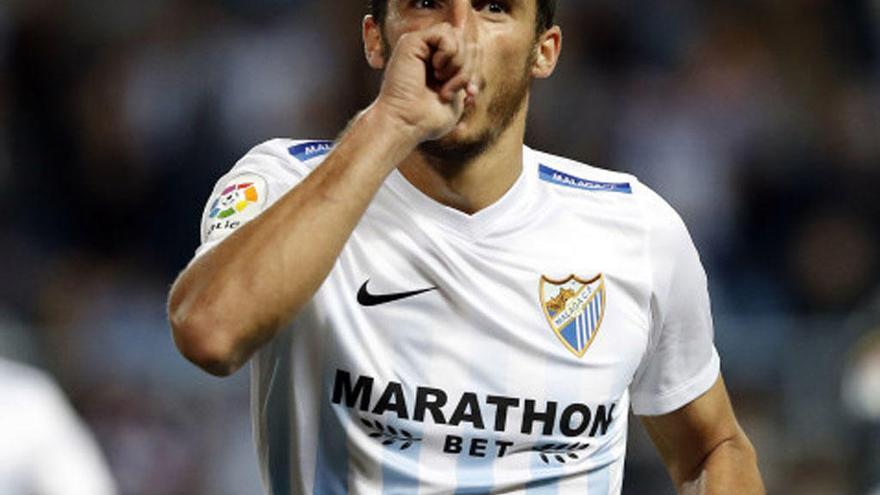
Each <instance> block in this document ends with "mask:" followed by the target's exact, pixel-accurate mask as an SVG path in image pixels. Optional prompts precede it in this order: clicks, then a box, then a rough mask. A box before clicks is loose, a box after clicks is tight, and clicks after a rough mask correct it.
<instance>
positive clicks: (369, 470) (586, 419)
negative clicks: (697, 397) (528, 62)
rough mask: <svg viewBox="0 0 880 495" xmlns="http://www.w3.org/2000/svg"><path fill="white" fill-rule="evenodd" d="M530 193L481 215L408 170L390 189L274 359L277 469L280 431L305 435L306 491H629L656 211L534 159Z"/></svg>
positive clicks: (265, 424) (300, 472)
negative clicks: (626, 473)
mask: <svg viewBox="0 0 880 495" xmlns="http://www.w3.org/2000/svg"><path fill="white" fill-rule="evenodd" d="M513 192H515V193H516V194H511V193H509V194H508V196H506V197H505V198H503V199H502V200H501V201H500V202H499V204H497V205H494V206H493V207H490V208H489V211H488V212H480V213H478V214H477V215H476V216H474V217H470V218H468V217H466V216H465V215H463V214H460V213H458V212H453V211H451V210H448V209H444V208H443V207H441V206H440V205H436V204H433V205H431V204H430V203H429V200H427V198H424V197H421V198H420V197H419V196H418V194H417V192H416V191H414V189H412V186H409V184H407V183H405V181H404V180H403V179H402V177H401V176H399V175H397V174H396V173H395V174H394V175H393V176H392V177H391V178H390V179H389V181H388V184H386V186H385V187H383V188H382V190H381V191H380V192H379V194H378V195H377V197H376V198H375V200H374V201H373V203H372V204H371V206H370V208H369V210H368V211H367V213H366V214H365V215H364V218H363V219H362V221H361V222H360V224H359V225H358V227H357V228H356V230H355V232H354V234H353V235H352V237H351V239H350V241H349V242H348V244H347V245H346V247H345V249H344V250H343V252H342V254H341V255H340V257H339V260H338V262H337V264H336V266H335V267H334V269H333V271H332V272H331V274H330V276H329V277H328V279H327V280H326V281H325V283H324V284H323V285H322V287H321V289H320V290H319V291H318V293H317V294H316V295H315V297H314V299H313V301H312V302H311V303H310V304H309V305H308V306H307V307H306V309H305V310H304V311H303V312H302V313H301V314H300V316H299V317H298V319H297V321H296V322H295V324H294V325H293V328H292V330H291V331H290V332H289V333H287V334H286V335H285V336H284V338H281V339H279V340H278V341H276V342H275V343H274V344H273V346H272V347H271V348H270V349H268V350H267V351H265V352H263V353H261V356H260V358H259V359H258V362H257V365H256V366H257V369H255V378H256V380H257V382H258V383H257V384H256V385H255V386H256V387H257V388H256V390H257V391H258V400H257V401H256V402H255V405H257V407H262V408H263V410H262V411H255V412H260V413H262V414H259V415H258V422H259V421H260V419H259V418H263V419H262V424H261V425H260V427H261V428H263V429H264V435H265V437H266V442H265V443H267V444H268V447H267V448H266V451H264V455H266V456H267V458H268V459H267V463H268V465H269V469H270V471H271V469H272V463H273V458H272V456H273V455H274V456H275V461H274V462H276V463H278V462H282V461H283V460H284V459H281V460H280V461H279V459H278V456H279V452H278V451H279V449H281V448H282V447H279V446H276V447H275V448H274V449H273V448H271V445H272V444H273V441H272V438H273V437H275V436H279V435H280V436H285V435H288V436H291V437H292V438H291V441H292V442H293V444H292V445H291V446H290V447H288V449H289V450H288V451H287V452H282V453H280V455H281V457H282V458H284V457H285V456H286V459H288V460H290V459H295V461H293V462H290V464H291V467H290V469H289V470H288V472H289V473H290V478H291V479H289V480H287V481H286V483H288V484H290V485H291V488H290V489H291V491H293V492H298V491H303V492H308V493H322V494H323V493H344V492H349V493H450V492H454V491H459V492H465V493H487V492H490V491H503V490H514V491H515V490H523V492H527V491H528V489H529V488H528V487H530V486H531V487H537V486H540V485H541V484H542V483H547V486H554V487H555V491H554V492H553V493H569V492H575V491H577V492H578V493H583V492H584V491H585V490H590V491H589V493H601V494H603V495H604V494H605V493H614V492H615V490H619V483H620V477H621V475H622V473H621V472H620V470H621V469H622V458H623V455H624V448H625V430H626V417H627V412H628V407H629V404H628V394H627V388H628V386H629V384H630V382H631V380H632V377H633V374H634V373H635V371H636V369H637V367H638V366H639V363H640V361H641V359H642V356H643V355H644V353H645V350H646V347H647V344H648V333H649V325H650V310H649V306H650V305H649V302H648V301H649V299H648V298H649V296H648V294H649V290H650V289H649V285H648V281H647V280H646V279H645V274H646V273H647V272H648V270H647V269H646V267H645V259H646V258H645V256H644V252H643V251H644V244H645V240H644V233H643V231H642V226H641V224H640V223H639V221H638V217H639V213H638V212H637V211H636V206H635V205H634V204H633V203H634V202H632V201H628V200H627V198H624V197H623V195H620V196H621V197H620V198H617V197H615V196H614V195H615V194H618V193H616V192H613V191H611V192H607V191H605V192H587V191H578V193H582V194H583V195H584V198H582V199H579V200H578V202H577V203H576V204H575V203H572V202H571V201H569V200H568V199H566V195H565V194H557V193H556V191H555V190H554V189H551V188H548V187H547V186H546V185H544V184H542V183H541V182H540V181H539V180H538V178H537V174H532V171H531V170H530V169H528V168H527V169H526V172H525V174H524V177H523V178H521V179H520V182H518V183H517V185H516V186H515V188H514V191H513ZM573 205H574V206H576V207H574V206H573ZM493 208H494V210H493ZM279 363H281V364H280V365H279ZM279 366H281V369H282V371H281V372H280V373H279V369H278V368H279ZM273 372H274V373H273ZM281 375H283V377H282V378H279V376H281ZM273 377H274V378H273ZM273 395H276V396H287V397H288V398H287V399H286V400H284V401H283V402H284V405H283V406H281V409H280V410H279V408H278V406H277V403H278V402H279V400H280V399H278V398H277V397H274V398H273ZM267 412H270V413H272V414H274V415H275V416H279V415H280V416H284V417H286V418H287V419H288V423H287V424H286V425H285V424H280V425H279V420H278V418H277V417H276V418H275V419H271V417H270V416H271V415H272V414H266V413H267ZM273 422H274V424H273ZM281 423H283V422H281ZM293 432H296V433H293ZM278 440H280V439H278V438H275V442H274V443H275V444H277V445H281V442H280V441H278ZM273 450H274V452H273ZM276 476H277V474H276ZM274 483H280V485H279V486H281V487H283V486H284V483H285V482H284V481H283V480H282V481H280V482H279V481H278V480H275V481H274ZM277 489H278V488H277V487H276V490H277ZM282 489H283V488H282Z"/></svg>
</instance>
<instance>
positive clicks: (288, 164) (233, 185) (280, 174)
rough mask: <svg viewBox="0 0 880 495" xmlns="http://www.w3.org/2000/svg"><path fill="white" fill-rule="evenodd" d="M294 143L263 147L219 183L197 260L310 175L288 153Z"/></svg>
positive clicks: (204, 219)
mask: <svg viewBox="0 0 880 495" xmlns="http://www.w3.org/2000/svg"><path fill="white" fill-rule="evenodd" d="M291 143H293V141H290V140H286V139H274V140H271V141H267V142H265V143H263V144H260V145H259V146H257V147H255V148H253V149H252V150H250V151H249V152H248V153H247V154H246V155H245V156H244V157H243V158H242V159H241V160H239V161H238V163H236V164H235V166H234V167H232V170H230V171H229V173H227V174H226V175H224V176H223V177H221V178H220V180H219V181H217V184H216V185H215V186H214V190H213V192H212V193H211V196H210V198H209V199H208V203H207V204H206V205H205V210H204V212H203V213H202V223H201V245H200V246H199V248H198V249H197V250H196V255H195V257H196V258H198V257H199V256H201V255H203V254H205V253H206V252H208V251H209V250H210V249H211V248H213V247H214V246H216V245H218V244H220V243H221V242H222V241H223V240H224V239H225V238H226V237H228V236H229V235H230V234H232V233H233V232H235V231H236V230H238V229H239V228H240V227H241V226H242V225H244V224H246V223H247V222H249V221H251V220H253V219H254V218H256V217H257V216H259V215H260V213H262V212H263V211H265V210H266V209H267V208H268V207H269V206H271V205H272V204H273V203H274V202H275V201H277V200H278V199H279V198H281V197H282V196H283V195H284V194H285V193H286V192H287V191H289V190H290V189H291V188H292V187H293V186H295V185H296V184H297V183H299V181H301V180H302V179H303V178H304V177H305V176H306V175H308V172H309V169H308V168H307V167H306V166H305V165H304V164H302V163H301V162H298V161H297V160H295V159H293V158H292V157H291V156H290V155H289V154H288V151H287V150H288V146H289V145H290V144H291Z"/></svg>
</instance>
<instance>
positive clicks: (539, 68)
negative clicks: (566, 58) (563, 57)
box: [532, 26, 562, 79]
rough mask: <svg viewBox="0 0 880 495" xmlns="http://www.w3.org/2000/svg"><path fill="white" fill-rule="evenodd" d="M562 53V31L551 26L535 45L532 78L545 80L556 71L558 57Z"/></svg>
mask: <svg viewBox="0 0 880 495" xmlns="http://www.w3.org/2000/svg"><path fill="white" fill-rule="evenodd" d="M561 53H562V29H561V28H560V27H559V26H553V27H551V28H550V29H548V30H546V31H544V33H543V34H541V35H540V36H539V37H538V42H537V43H535V63H534V65H532V76H533V77H535V78H538V79H545V78H548V77H550V76H551V75H552V74H553V71H554V70H556V64H557V63H558V62H559V55H560V54H561Z"/></svg>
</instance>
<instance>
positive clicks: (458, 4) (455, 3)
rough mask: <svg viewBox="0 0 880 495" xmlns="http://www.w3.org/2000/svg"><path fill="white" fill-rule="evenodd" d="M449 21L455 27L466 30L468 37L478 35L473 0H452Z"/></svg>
mask: <svg viewBox="0 0 880 495" xmlns="http://www.w3.org/2000/svg"><path fill="white" fill-rule="evenodd" d="M448 21H449V23H450V24H452V26H453V27H455V28H458V29H462V30H464V32H465V36H466V37H467V38H469V39H474V38H475V37H476V31H477V30H476V13H475V12H474V8H473V6H472V5H471V0H452V2H451V8H450V9H449V20H448Z"/></svg>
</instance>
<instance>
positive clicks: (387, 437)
mask: <svg viewBox="0 0 880 495" xmlns="http://www.w3.org/2000/svg"><path fill="white" fill-rule="evenodd" d="M361 423H363V424H364V426H366V427H367V429H369V430H372V433H370V435H369V436H370V438H375V439H377V440H381V441H382V445H385V446H392V445H394V446H397V447H398V448H399V450H406V449H408V448H410V447H412V446H413V444H414V443H416V442H421V441H422V439H421V438H418V437H415V436H413V434H412V433H410V432H408V431H406V430H404V429H403V428H395V427H393V426H391V425H385V424H382V422H381V421H379V420H378V419H377V420H374V421H370V420H368V419H365V418H361Z"/></svg>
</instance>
